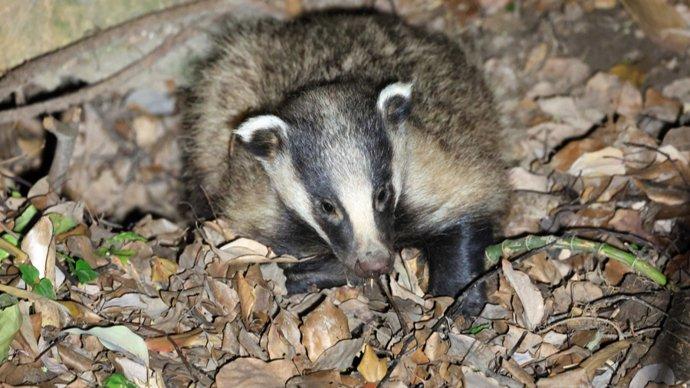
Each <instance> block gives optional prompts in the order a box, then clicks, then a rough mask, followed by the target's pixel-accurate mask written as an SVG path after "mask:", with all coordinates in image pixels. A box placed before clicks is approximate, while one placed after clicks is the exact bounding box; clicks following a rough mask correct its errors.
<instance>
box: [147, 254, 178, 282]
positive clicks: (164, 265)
mask: <svg viewBox="0 0 690 388" xmlns="http://www.w3.org/2000/svg"><path fill="white" fill-rule="evenodd" d="M177 269H178V266H177V263H175V262H174V261H172V260H168V259H164V258H162V257H154V258H153V260H151V280H152V281H154V282H157V283H163V284H167V283H168V280H169V279H170V277H171V276H172V275H174V274H176V273H177Z"/></svg>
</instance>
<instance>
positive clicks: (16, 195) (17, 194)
mask: <svg viewBox="0 0 690 388" xmlns="http://www.w3.org/2000/svg"><path fill="white" fill-rule="evenodd" d="M10 196H11V197H12V198H21V197H22V193H20V192H19V191H17V190H13V191H12V193H10Z"/></svg>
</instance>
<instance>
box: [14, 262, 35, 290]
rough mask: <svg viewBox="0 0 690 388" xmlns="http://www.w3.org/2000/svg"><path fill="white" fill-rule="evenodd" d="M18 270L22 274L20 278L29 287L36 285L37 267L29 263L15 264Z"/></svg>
mask: <svg viewBox="0 0 690 388" xmlns="http://www.w3.org/2000/svg"><path fill="white" fill-rule="evenodd" d="M17 267H18V268H19V272H21V274H22V280H24V282H25V283H26V284H28V285H29V286H31V287H34V286H36V284H38V282H39V281H40V274H39V273H38V268H36V267H34V266H33V265H31V263H24V264H19V265H18V266H17Z"/></svg>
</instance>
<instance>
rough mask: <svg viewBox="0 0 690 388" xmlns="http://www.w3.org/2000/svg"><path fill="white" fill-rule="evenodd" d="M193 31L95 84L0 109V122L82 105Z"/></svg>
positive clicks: (146, 65) (168, 40) (171, 39)
mask: <svg viewBox="0 0 690 388" xmlns="http://www.w3.org/2000/svg"><path fill="white" fill-rule="evenodd" d="M194 33H195V30H194V29H193V28H185V29H182V30H181V31H180V32H178V33H177V34H175V35H173V36H169V37H168V38H166V39H165V40H164V41H163V43H161V44H160V45H159V46H158V47H156V48H155V49H153V50H152V51H151V52H149V53H148V54H146V55H145V56H144V57H142V58H140V59H139V60H137V61H135V62H133V63H130V64H129V65H127V66H125V67H124V68H122V69H120V70H118V71H117V72H115V73H114V74H112V75H110V76H108V77H106V78H104V79H103V80H101V81H98V82H96V83H94V84H91V85H89V86H86V87H84V88H82V89H79V90H77V91H75V92H72V93H69V94H65V95H62V96H59V97H56V98H52V99H49V100H46V101H41V102H36V103H34V104H30V105H25V106H20V107H17V108H12V109H8V110H4V111H0V123H3V122H8V121H16V120H19V119H24V118H28V117H34V116H36V115H39V114H41V113H46V112H55V111H60V110H65V109H67V108H69V107H70V106H72V105H78V104H82V103H84V102H86V101H89V100H91V99H93V98H95V97H96V96H98V95H100V94H103V93H104V92H106V91H108V90H111V89H113V87H114V86H116V85H119V84H121V83H123V82H124V81H126V80H128V79H130V78H132V77H133V76H135V75H136V74H138V73H140V72H142V71H144V70H146V69H147V68H149V67H150V66H152V65H153V64H154V63H155V62H156V61H157V60H158V59H159V58H161V57H163V56H164V55H166V54H167V53H168V52H169V51H170V50H171V49H173V48H175V47H177V46H178V45H180V44H182V43H184V42H185V41H186V40H188V39H189V38H191V37H192V36H194Z"/></svg>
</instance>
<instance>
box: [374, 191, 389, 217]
mask: <svg viewBox="0 0 690 388" xmlns="http://www.w3.org/2000/svg"><path fill="white" fill-rule="evenodd" d="M390 194H391V191H390V189H389V188H388V185H386V186H383V187H381V188H380V189H378V191H377V192H376V195H375V196H374V207H375V208H376V210H377V211H380V212H382V211H384V210H385V209H386V204H388V200H389V199H390Z"/></svg>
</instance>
